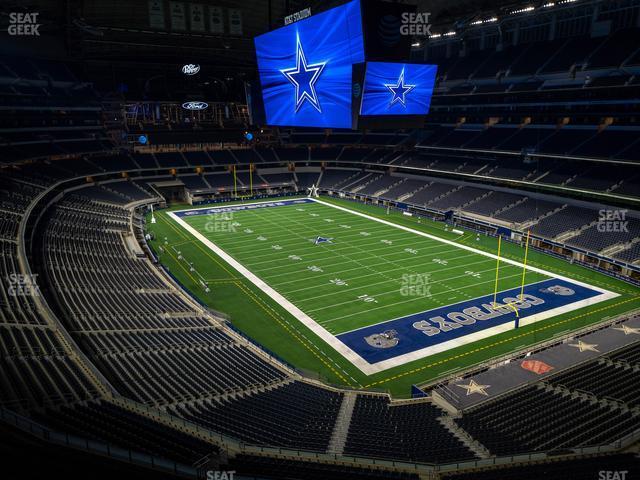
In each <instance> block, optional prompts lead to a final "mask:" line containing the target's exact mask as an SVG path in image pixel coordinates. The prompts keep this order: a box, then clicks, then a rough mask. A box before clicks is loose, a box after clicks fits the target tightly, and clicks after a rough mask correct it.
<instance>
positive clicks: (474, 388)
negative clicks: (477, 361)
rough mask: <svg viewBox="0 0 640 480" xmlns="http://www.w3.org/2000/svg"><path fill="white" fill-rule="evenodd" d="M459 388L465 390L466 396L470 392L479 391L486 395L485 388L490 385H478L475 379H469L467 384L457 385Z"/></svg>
mask: <svg viewBox="0 0 640 480" xmlns="http://www.w3.org/2000/svg"><path fill="white" fill-rule="evenodd" d="M457 386H458V387H460V388H464V389H465V390H466V391H467V397H468V396H469V395H471V394H472V393H479V394H480V395H484V396H485V397H488V396H489V394H488V393H487V388H489V387H491V385H478V383H476V381H475V380H469V385H457Z"/></svg>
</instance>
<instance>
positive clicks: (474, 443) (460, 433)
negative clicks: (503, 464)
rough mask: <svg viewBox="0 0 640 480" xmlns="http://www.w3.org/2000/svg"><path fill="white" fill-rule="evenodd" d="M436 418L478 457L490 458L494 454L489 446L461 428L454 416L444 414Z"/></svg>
mask: <svg viewBox="0 0 640 480" xmlns="http://www.w3.org/2000/svg"><path fill="white" fill-rule="evenodd" d="M436 420H438V421H439V422H440V423H441V424H442V426H443V427H444V428H446V429H447V430H449V431H450V432H451V433H452V434H453V436H454V437H456V438H457V439H458V440H460V441H461V442H462V443H463V444H464V445H465V446H466V447H467V448H468V449H469V450H471V451H472V452H473V453H474V454H475V455H476V456H478V458H490V457H491V456H492V455H491V452H489V450H488V449H487V447H485V446H484V445H482V444H481V443H480V442H479V441H478V440H476V439H475V438H473V437H472V436H471V435H470V434H469V433H468V432H466V431H464V430H463V429H462V428H460V427H459V426H458V424H456V422H455V421H454V419H453V417H452V416H450V415H443V416H442V417H438V418H437V419H436Z"/></svg>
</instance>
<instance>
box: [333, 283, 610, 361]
mask: <svg viewBox="0 0 640 480" xmlns="http://www.w3.org/2000/svg"><path fill="white" fill-rule="evenodd" d="M553 287H558V288H554V289H552V290H550V288H553ZM600 294H601V292H599V291H596V290H593V289H590V288H587V287H583V286H581V285H577V284H575V283H572V282H568V281H565V280H559V279H549V280H544V281H542V282H538V283H534V284H531V285H527V286H525V288H524V298H525V300H527V299H529V300H531V302H528V301H527V302H526V303H524V304H520V307H521V308H518V311H519V314H520V320H523V319H526V318H527V317H530V316H532V315H535V314H539V313H543V312H545V311H548V310H551V309H554V308H558V307H563V306H566V305H569V304H571V303H575V302H578V301H581V300H586V299H588V298H592V297H596V296H598V295H600ZM519 295H520V288H519V287H518V288H513V289H511V290H505V291H504V292H499V293H498V297H497V303H498V304H499V305H500V306H499V307H498V308H497V309H492V308H491V305H492V304H493V295H486V296H484V297H480V298H476V299H474V300H468V301H466V302H461V303H456V304H453V305H448V306H446V307H440V308H436V309H433V310H428V311H426V312H421V313H416V314H413V315H409V316H407V317H402V318H398V319H395V320H389V321H387V322H383V323H379V324H377V325H372V326H369V327H363V328H360V329H358V330H353V331H351V332H346V333H343V334H340V335H337V338H338V339H339V340H340V341H342V342H343V343H344V344H345V345H347V346H348V347H350V348H351V349H352V350H354V351H355V352H356V353H358V355H360V356H361V357H362V358H364V359H365V360H366V361H367V362H369V363H372V364H373V363H377V362H380V361H383V360H388V359H390V358H394V357H397V356H399V355H403V354H405V353H409V352H413V351H416V350H420V349H423V348H426V347H430V346H433V345H437V344H440V343H443V342H446V341H449V340H454V339H456V338H459V337H463V336H466V335H469V334H473V333H476V332H480V331H482V330H485V329H487V328H490V327H495V326H499V325H503V324H505V323H512V324H515V320H516V313H515V312H514V310H513V309H512V308H510V307H507V306H504V305H505V304H506V303H512V302H513V301H514V300H515V299H516V297H517V296H519ZM536 299H537V300H536ZM524 307H526V308H524ZM472 314H473V315H476V316H477V317H478V318H477V319H476V318H474V317H473V316H472ZM494 314H495V316H494V318H486V319H479V317H481V316H483V315H484V316H485V317H489V316H491V315H494ZM454 319H455V320H454ZM417 326H418V327H420V328H421V329H419V328H416V327H417ZM438 327H440V328H438ZM383 333H386V335H385V336H383V337H376V335H379V334H383ZM367 337H368V338H369V342H367ZM370 342H371V343H374V344H376V343H377V344H378V345H379V346H377V347H376V346H373V345H371V344H370ZM380 345H383V346H384V347H386V348H383V347H381V346H380Z"/></svg>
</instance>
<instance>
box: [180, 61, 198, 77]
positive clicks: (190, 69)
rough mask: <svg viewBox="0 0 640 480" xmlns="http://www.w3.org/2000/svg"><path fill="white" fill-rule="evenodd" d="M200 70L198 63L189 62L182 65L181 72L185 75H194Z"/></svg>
mask: <svg viewBox="0 0 640 480" xmlns="http://www.w3.org/2000/svg"><path fill="white" fill-rule="evenodd" d="M199 71H200V65H194V64H193V63H189V64H187V65H184V66H183V67H182V73H184V74H185V75H195V74H196V73H198V72H199Z"/></svg>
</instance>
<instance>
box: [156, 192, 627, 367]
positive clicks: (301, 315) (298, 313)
mask: <svg viewBox="0 0 640 480" xmlns="http://www.w3.org/2000/svg"><path fill="white" fill-rule="evenodd" d="M292 200H294V199H292ZM311 200H312V201H314V202H316V203H318V204H321V205H325V206H327V207H330V208H335V209H337V210H340V211H343V212H347V213H350V214H352V215H356V216H358V217H361V218H366V219H368V220H371V221H374V222H378V223H381V224H384V225H388V226H391V227H394V228H398V229H400V230H404V231H406V232H411V233H413V234H415V235H419V236H422V237H425V238H430V239H432V240H435V241H437V242H440V243H443V244H446V245H451V246H453V247H456V248H459V249H462V250H467V251H469V252H473V253H476V254H478V255H482V256H485V257H488V258H492V259H494V260H496V259H497V258H498V257H497V255H494V254H492V253H488V252H484V251H482V250H478V249H476V248H473V247H469V246H466V245H462V244H459V243H456V242H454V241H451V240H446V239H443V238H440V237H437V236H435V235H431V234H428V233H424V232H421V231H419V230H415V229H413V228H410V227H406V226H404V225H399V224H395V223H393V222H389V221H387V220H383V219H380V218H377V217H373V216H371V215H367V214H365V213H361V212H358V211H354V210H349V209H348V208H345V207H342V206H339V205H334V204H331V203H328V202H324V201H322V200H319V199H316V198H312V199H311ZM281 201H284V200H281ZM271 202H274V201H273V200H267V201H264V202H253V203H250V204H243V205H256V204H261V203H271ZM229 207H233V205H227V206H226V207H225V206H220V207H217V209H220V208H229ZM202 209H208V210H216V207H211V206H208V207H203V208H202ZM189 210H201V209H188V210H182V211H189ZM176 213H178V212H169V213H168V215H169V216H170V217H171V218H173V220H174V221H176V222H177V223H178V224H179V225H180V226H181V227H182V228H184V229H185V230H187V231H188V232H189V233H191V234H192V235H193V236H194V237H195V238H197V239H198V240H200V241H201V242H202V243H203V244H205V245H206V246H207V247H208V248H209V249H210V250H212V251H213V252H214V253H215V254H216V255H218V256H219V257H221V258H222V259H223V260H224V261H226V262H227V263H228V264H229V265H231V266H232V267H233V268H234V269H236V270H237V271H238V272H239V273H240V274H241V275H243V276H244V277H245V278H247V279H248V280H249V281H250V282H251V283H253V284H254V285H255V286H256V287H258V288H259V289H260V290H262V291H263V292H264V293H265V294H267V295H268V296H269V297H271V298H272V299H273V300H274V301H275V302H277V303H278V304H279V305H281V306H282V307H283V308H285V309H286V310H287V311H289V312H290V313H291V314H292V315H293V316H294V317H296V318H297V319H298V320H299V321H300V322H301V323H302V324H304V325H305V326H306V327H308V328H309V329H310V330H311V331H313V332H314V333H315V334H316V335H318V336H319V337H320V338H321V339H322V340H324V341H325V342H326V343H328V344H329V345H331V346H332V347H333V348H334V349H335V350H336V351H338V352H339V353H340V354H341V355H342V356H343V357H345V358H346V359H347V360H348V361H350V362H351V363H352V364H353V365H355V366H356V367H357V368H358V369H359V370H360V371H362V372H363V373H364V374H365V375H372V374H374V373H378V372H381V371H383V370H387V369H389V368H393V367H396V366H399V365H403V364H405V363H407V362H411V361H413V360H418V359H421V358H424V357H427V356H430V355H433V354H435V353H439V352H443V351H446V350H449V349H451V348H454V347H458V346H461V345H465V344H468V343H471V342H474V341H477V340H480V339H483V338H487V337H490V336H492V335H496V334H497V333H500V332H506V331H509V330H512V329H513V328H515V327H514V325H513V324H512V323H511V322H508V323H505V324H503V325H498V326H495V327H491V328H487V329H484V330H481V331H479V332H475V333H473V334H469V335H466V336H463V337H459V338H456V339H453V340H449V341H446V342H442V343H439V344H437V345H433V346H430V347H426V348H423V349H420V350H416V351H413V352H410V353H407V354H404V355H400V356H397V357H394V358H391V359H389V360H384V361H382V362H378V363H375V364H370V363H369V362H367V361H366V360H365V359H364V358H362V357H361V356H360V355H358V354H357V353H356V352H354V351H353V350H352V349H351V348H349V347H348V346H347V345H345V344H344V343H342V342H341V341H340V340H338V339H337V338H336V337H335V336H333V335H332V334H331V333H330V332H329V331H328V330H326V329H325V328H324V327H322V326H321V325H319V324H318V323H317V322H316V321H314V320H313V319H312V318H311V317H310V316H309V315H307V314H306V313H305V312H303V311H302V310H300V309H299V308H298V307H296V306H295V305H294V304H293V303H291V302H290V301H289V300H287V299H286V298H285V297H283V296H282V295H281V294H279V293H278V292H277V291H275V290H274V289H273V288H272V287H271V286H270V285H268V284H267V283H265V282H264V281H263V280H261V279H260V278H258V277H257V276H256V275H255V274H254V273H253V272H251V271H250V270H248V269H247V268H246V267H245V266H243V265H242V264H241V263H240V262H238V261H237V260H235V259H234V258H233V257H232V256H230V255H229V254H228V253H226V252H225V251H224V250H223V249H221V248H220V247H219V246H217V245H216V244H214V243H213V242H212V241H211V240H209V239H208V238H206V237H205V236H204V235H203V234H202V233H200V232H198V231H197V230H196V229H195V228H193V227H192V226H191V225H189V224H188V223H187V222H185V221H184V220H183V219H182V218H180V217H178V216H177V215H176ZM500 260H501V261H502V262H504V263H508V264H511V265H515V266H518V267H524V265H523V264H522V263H520V262H517V261H515V260H511V259H508V258H500ZM527 268H528V270H530V271H533V272H537V273H540V274H543V275H547V276H549V277H553V278H558V279H561V280H565V281H567V282H571V283H575V284H577V285H581V286H583V287H586V288H590V289H592V290H595V291H598V292H600V293H601V294H600V295H598V296H596V297H593V298H590V299H586V300H582V301H579V302H574V303H572V304H569V305H565V306H563V307H558V308H554V309H551V310H547V311H546V312H542V313H539V314H536V315H532V316H530V317H526V318H524V319H522V320H521V322H520V324H521V325H523V326H524V325H529V324H532V323H535V322H538V321H540V320H544V319H546V318H550V317H553V316H555V315H559V314H562V313H566V312H570V311H572V310H575V309H578V308H583V307H585V306H589V305H594V304H596V303H599V302H601V301H604V300H608V299H611V298H615V297H617V296H619V294H617V293H614V292H610V291H608V290H605V289H603V288H600V287H596V286H593V285H589V284H587V283H584V282H580V281H577V280H573V279H571V278H568V277H564V276H562V275H557V274H554V273H552V272H549V271H547V270H543V269H541V268H537V267H532V266H529V267H527Z"/></svg>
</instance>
